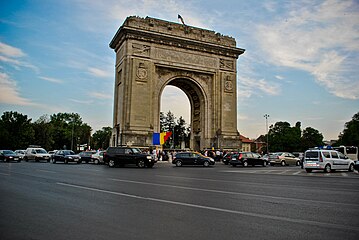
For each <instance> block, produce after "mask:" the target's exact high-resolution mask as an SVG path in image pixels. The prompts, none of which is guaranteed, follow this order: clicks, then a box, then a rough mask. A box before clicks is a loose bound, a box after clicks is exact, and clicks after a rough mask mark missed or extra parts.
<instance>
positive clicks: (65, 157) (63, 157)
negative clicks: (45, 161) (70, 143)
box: [52, 150, 81, 163]
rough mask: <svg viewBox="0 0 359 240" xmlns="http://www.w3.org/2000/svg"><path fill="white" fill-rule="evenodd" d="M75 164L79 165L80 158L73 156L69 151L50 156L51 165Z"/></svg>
mask: <svg viewBox="0 0 359 240" xmlns="http://www.w3.org/2000/svg"><path fill="white" fill-rule="evenodd" d="M60 161H61V162H64V163H69V162H75V163H81V157H80V156H79V155H78V154H75V153H74V152H73V151H71V150H59V151H57V152H55V153H54V155H53V156H52V163H56V162H60Z"/></svg>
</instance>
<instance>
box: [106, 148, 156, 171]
mask: <svg viewBox="0 0 359 240" xmlns="http://www.w3.org/2000/svg"><path fill="white" fill-rule="evenodd" d="M103 159H104V162H105V163H106V164H108V166H109V167H116V166H121V167H123V166H125V165H127V164H136V165H137V166H138V167H139V168H145V167H147V168H152V167H153V166H154V164H155V163H156V162H157V161H156V159H154V158H153V157H152V156H151V155H150V154H145V153H142V152H141V150H140V149H138V148H135V147H128V146H119V147H108V148H107V150H106V153H105V154H104V158H103Z"/></svg>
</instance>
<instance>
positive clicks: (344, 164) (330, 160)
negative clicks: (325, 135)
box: [303, 149, 354, 173]
mask: <svg viewBox="0 0 359 240" xmlns="http://www.w3.org/2000/svg"><path fill="white" fill-rule="evenodd" d="M303 165H304V169H305V171H307V172H308V173H310V172H312V170H324V172H326V173H329V172H331V171H332V170H348V171H349V172H352V171H353V170H354V161H353V160H351V159H349V158H348V157H347V156H345V155H344V154H343V153H341V152H338V151H335V150H327V149H313V150H307V151H306V152H305V153H304V162H303Z"/></svg>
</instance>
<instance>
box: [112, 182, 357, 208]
mask: <svg viewBox="0 0 359 240" xmlns="http://www.w3.org/2000/svg"><path fill="white" fill-rule="evenodd" d="M108 180H111V181H117V182H125V183H135V184H142V185H151V186H156V187H170V188H177V189H184V190H193V191H201V192H211V193H220V194H230V195H241V196H249V197H255V198H270V199H277V200H289V201H295V202H298V201H302V202H309V203H321V204H323V203H324V204H334V205H336V204H339V205H348V206H355V207H358V206H359V205H358V204H351V203H338V202H328V201H319V200H307V199H299V198H289V197H276V196H268V195H260V194H252V193H240V192H230V191H223V190H212V189H203V188H194V187H184V186H178V185H169V184H162V183H149V182H140V181H131V180H125V179H118V178H108Z"/></svg>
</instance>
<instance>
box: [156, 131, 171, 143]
mask: <svg viewBox="0 0 359 240" xmlns="http://www.w3.org/2000/svg"><path fill="white" fill-rule="evenodd" d="M171 135H172V132H161V133H153V137H152V145H162V144H164V143H165V142H166V141H167V140H168V138H169V137H170V136H171Z"/></svg>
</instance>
